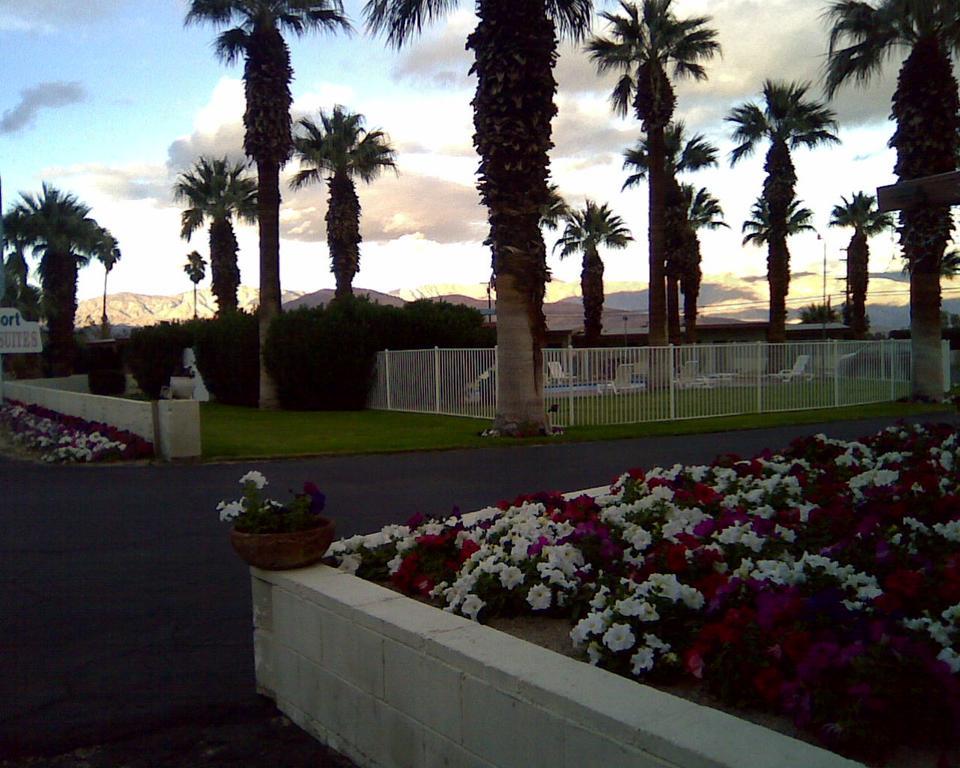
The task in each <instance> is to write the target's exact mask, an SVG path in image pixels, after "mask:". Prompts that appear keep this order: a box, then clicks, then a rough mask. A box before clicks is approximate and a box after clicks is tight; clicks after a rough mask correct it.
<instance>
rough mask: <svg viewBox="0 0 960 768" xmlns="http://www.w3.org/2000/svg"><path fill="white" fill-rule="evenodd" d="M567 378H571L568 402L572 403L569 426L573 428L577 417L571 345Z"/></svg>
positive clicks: (568, 347) (568, 354)
mask: <svg viewBox="0 0 960 768" xmlns="http://www.w3.org/2000/svg"><path fill="white" fill-rule="evenodd" d="M567 376H569V377H570V379H569V382H570V389H569V391H568V393H567V394H568V397H567V402H569V403H570V406H569V408H568V410H569V412H570V414H569V421H568V423H567V426H568V427H572V426H573V425H574V418H575V417H574V411H573V399H574V398H573V347H572V346H571V345H570V344H568V345H567Z"/></svg>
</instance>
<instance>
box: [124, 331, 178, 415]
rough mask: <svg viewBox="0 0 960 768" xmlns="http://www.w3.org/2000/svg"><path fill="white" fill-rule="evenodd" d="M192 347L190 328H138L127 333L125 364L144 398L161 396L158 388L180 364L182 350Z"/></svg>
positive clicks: (152, 398)
mask: <svg viewBox="0 0 960 768" xmlns="http://www.w3.org/2000/svg"><path fill="white" fill-rule="evenodd" d="M192 344H193V335H192V329H191V328H190V327H189V326H186V325H179V324H177V323H160V324H159V325H154V326H149V327H146V328H137V329H136V330H134V331H133V332H132V333H131V334H130V342H129V344H128V345H127V365H128V366H129V368H130V372H131V373H132V374H133V377H134V378H135V379H136V380H137V384H138V385H139V387H140V389H142V390H143V393H144V394H145V395H147V397H149V398H150V399H151V400H156V399H157V398H159V397H160V389H161V388H162V387H164V386H166V385H167V382H169V381H170V376H171V375H173V373H174V371H176V370H177V369H179V368H180V367H181V366H182V365H183V350H184V349H186V348H187V347H189V346H191V345H192Z"/></svg>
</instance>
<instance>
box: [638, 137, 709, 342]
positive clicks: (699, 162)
mask: <svg viewBox="0 0 960 768" xmlns="http://www.w3.org/2000/svg"><path fill="white" fill-rule="evenodd" d="M685 132H686V125H685V124H684V122H683V121H682V120H678V121H677V122H673V123H670V125H668V126H667V128H666V131H664V171H665V176H666V187H667V191H666V208H665V221H666V224H667V229H666V239H665V248H666V263H665V266H664V271H665V275H666V292H667V336H668V338H669V340H670V343H671V344H678V343H680V298H679V293H678V292H679V289H680V284H681V282H682V279H683V272H684V259H685V257H686V255H687V254H688V253H689V251H690V249H691V246H692V242H693V241H694V239H695V237H696V234H695V232H693V231H692V230H691V229H690V223H689V221H688V220H687V210H688V207H689V204H690V202H689V200H687V199H686V198H685V197H684V194H683V190H682V188H681V185H680V182H679V181H678V180H677V174H678V173H687V172H694V171H699V170H702V169H703V168H709V167H711V166H715V165H716V164H717V154H718V152H717V148H716V147H715V146H714V145H713V144H711V143H710V142H709V141H707V140H706V138H705V137H704V136H703V134H700V133H698V134H695V135H693V136H691V137H690V138H689V139H687V138H686V136H685V135H684V134H685ZM623 157H624V160H623V168H624V170H626V169H631V170H633V173H632V174H631V175H630V176H628V177H627V180H626V181H625V182H624V183H623V189H627V188H629V187H633V186H636V185H638V184H639V183H640V182H641V181H643V180H644V179H646V178H647V177H648V175H649V169H650V152H649V148H648V141H647V140H646V139H645V138H644V139H640V141H638V142H637V143H636V145H634V146H633V147H631V148H630V149H628V150H626V151H625V152H624V153H623Z"/></svg>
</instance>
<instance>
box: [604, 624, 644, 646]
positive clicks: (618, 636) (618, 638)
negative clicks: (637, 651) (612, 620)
mask: <svg viewBox="0 0 960 768" xmlns="http://www.w3.org/2000/svg"><path fill="white" fill-rule="evenodd" d="M636 642H637V638H636V637H634V635H633V631H632V630H631V629H630V625H629V624H614V625H613V626H611V627H610V629H608V630H607V631H606V632H604V633H603V644H604V645H605V646H607V648H609V649H610V650H611V651H613V652H614V653H616V652H617V651H626V650H629V649H630V648H633V646H634V644H635V643H636Z"/></svg>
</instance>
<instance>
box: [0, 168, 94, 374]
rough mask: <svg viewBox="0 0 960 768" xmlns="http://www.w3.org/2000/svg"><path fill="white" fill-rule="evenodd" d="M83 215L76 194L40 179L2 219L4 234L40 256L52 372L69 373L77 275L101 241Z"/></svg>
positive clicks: (85, 210)
mask: <svg viewBox="0 0 960 768" xmlns="http://www.w3.org/2000/svg"><path fill="white" fill-rule="evenodd" d="M89 214H90V209H89V208H88V207H87V206H86V205H84V204H83V203H81V202H80V201H79V200H77V198H76V197H74V196H73V195H70V194H65V193H63V192H61V191H60V190H58V189H56V188H55V187H50V186H47V185H46V184H44V185H43V187H42V191H41V193H40V194H39V195H30V194H28V193H25V192H24V193H21V195H20V201H19V202H17V203H16V204H15V205H14V207H13V208H12V209H11V211H10V212H9V213H8V214H7V215H6V216H5V218H4V228H5V230H6V231H7V236H8V237H9V238H10V239H11V240H13V241H15V242H17V243H19V244H21V245H22V247H23V248H29V249H30V250H31V252H32V255H33V256H35V257H37V256H39V258H40V269H39V272H40V284H41V286H42V288H43V314H44V315H45V316H46V318H47V327H48V329H49V333H50V346H49V350H50V364H51V369H52V371H53V374H54V375H55V376H67V375H70V374H71V373H72V372H73V363H74V358H75V356H76V342H75V341H74V338H73V330H74V322H75V317H76V314H77V275H78V272H79V270H80V268H81V267H84V266H86V265H87V264H88V263H90V259H91V257H93V256H96V254H97V247H98V243H99V242H100V240H101V233H102V229H101V227H100V226H99V225H98V224H97V223H96V222H95V221H94V220H93V219H91V218H90V217H89Z"/></svg>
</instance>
